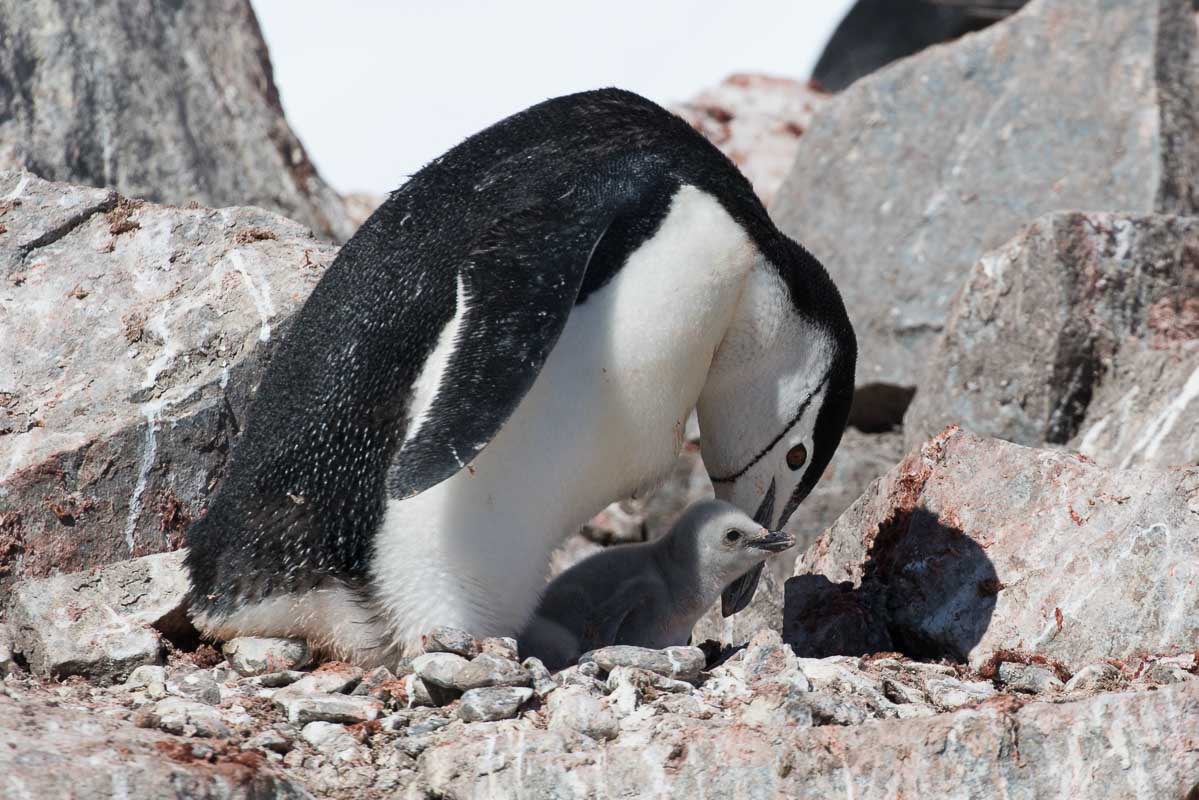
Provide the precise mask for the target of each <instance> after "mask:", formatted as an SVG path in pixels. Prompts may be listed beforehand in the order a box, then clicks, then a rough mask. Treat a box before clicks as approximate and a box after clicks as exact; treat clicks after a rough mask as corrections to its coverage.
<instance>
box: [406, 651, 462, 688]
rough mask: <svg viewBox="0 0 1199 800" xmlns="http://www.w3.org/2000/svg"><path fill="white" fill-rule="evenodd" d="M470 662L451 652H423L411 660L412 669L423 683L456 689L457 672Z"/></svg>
mask: <svg viewBox="0 0 1199 800" xmlns="http://www.w3.org/2000/svg"><path fill="white" fill-rule="evenodd" d="M469 663H470V662H469V661H467V660H466V659H465V658H463V657H462V656H459V655H454V654H453V653H425V654H424V655H422V656H417V657H416V658H414V659H413V660H412V670H413V672H415V673H416V674H417V675H419V676H420V678H421V680H423V681H424V682H425V683H431V684H433V685H434V686H440V687H442V688H443V689H456V688H457V680H458V673H459V672H461V671H462V670H463V669H465V668H466V666H467V664H469Z"/></svg>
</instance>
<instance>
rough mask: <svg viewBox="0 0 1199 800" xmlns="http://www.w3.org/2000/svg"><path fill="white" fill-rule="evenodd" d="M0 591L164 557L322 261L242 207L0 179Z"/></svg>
mask: <svg viewBox="0 0 1199 800" xmlns="http://www.w3.org/2000/svg"><path fill="white" fill-rule="evenodd" d="M0 230H3V232H2V233H0V329H3V330H5V331H14V332H16V334H15V335H12V336H8V335H6V336H0V430H3V431H4V433H3V435H0V597H3V595H4V594H5V593H6V590H5V586H6V585H7V582H9V581H11V580H12V579H13V578H16V577H20V576H24V575H29V576H44V575H47V574H50V573H52V572H55V571H64V572H72V571H77V570H82V569H88V568H91V567H93V566H97V565H102V564H106V563H109V562H112V561H117V560H122V559H127V558H130V557H132V556H136V555H144V554H148V553H153V552H158V551H162V550H168V549H173V548H175V547H178V546H179V544H180V543H181V542H182V537H183V531H184V530H185V529H186V526H187V524H188V523H189V521H190V520H191V519H192V518H194V517H195V516H196V515H197V514H199V513H200V511H201V509H202V508H203V507H204V503H205V502H206V498H207V496H208V494H209V493H210V491H211V490H212V488H213V487H214V485H215V483H216V482H217V481H218V480H219V478H220V477H221V475H222V474H223V472H224V467H225V461H226V458H227V457H228V453H229V448H230V446H231V444H232V441H233V439H234V437H235V436H236V432H237V430H238V429H239V425H240V420H241V417H242V414H243V412H244V410H245V407H246V403H247V399H248V396H249V393H250V392H251V390H252V389H253V387H254V385H255V384H256V383H257V380H258V377H259V375H260V374H261V370H262V367H263V364H264V359H265V358H267V357H268V356H269V352H270V347H271V344H272V343H273V342H274V341H275V340H276V339H277V338H278V336H279V333H280V326H281V325H282V324H284V323H283V320H285V319H286V317H287V316H288V315H289V314H290V312H291V311H292V310H293V309H295V308H296V307H297V305H298V304H299V303H300V301H302V300H303V299H304V298H305V297H306V296H307V294H308V292H309V291H310V289H311V288H312V286H313V285H315V283H316V281H317V279H318V278H319V277H320V274H321V271H322V269H323V266H324V265H325V264H327V263H329V261H331V260H332V257H333V254H334V250H333V248H332V247H331V246H329V245H325V244H321V243H320V242H318V241H316V240H315V239H313V238H312V234H311V233H310V232H308V231H307V230H305V229H304V228H302V227H301V226H300V225H298V224H296V223H293V222H291V221H289V220H285V219H283V218H282V217H279V216H276V215H275V214H271V213H268V212H265V211H260V210H258V209H250V208H233V209H222V210H210V209H180V208H168V207H165V206H153V205H142V204H140V203H138V202H136V201H126V200H123V199H121V198H119V197H118V196H117V195H115V194H114V193H112V192H108V191H104V190H97V189H87V188H81V187H77V186H70V185H67V184H60V183H47V182H45V181H42V180H39V179H38V178H36V177H34V176H32V175H30V174H29V173H22V172H0Z"/></svg>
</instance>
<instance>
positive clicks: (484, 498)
mask: <svg viewBox="0 0 1199 800" xmlns="http://www.w3.org/2000/svg"><path fill="white" fill-rule="evenodd" d="M758 259H759V256H758V254H757V252H756V250H754V249H753V247H752V246H751V245H750V243H749V240H748V239H747V237H746V235H745V232H744V231H743V230H742V229H741V227H740V226H738V225H737V224H736V223H735V222H734V221H733V220H732V219H731V218H730V217H729V216H728V214H727V213H726V212H725V211H724V210H723V208H721V206H720V204H719V203H718V202H717V201H716V200H715V199H714V198H712V197H710V196H709V195H706V194H704V193H702V192H699V191H698V190H695V189H691V188H690V187H684V188H683V189H682V190H680V192H679V193H678V194H677V195H676V196H675V198H674V201H673V203H672V206H671V211H670V213H669V214H668V215H667V218H666V219H665V220H664V221H663V223H662V226H661V228H660V229H659V231H658V233H657V234H655V235H654V236H653V237H652V238H651V239H650V240H648V241H647V242H646V243H645V244H643V245H642V246H641V247H640V248H639V249H638V250H637V251H636V252H634V253H633V254H632V256H630V257H629V259H628V262H627V263H626V264H625V266H624V267H623V268H622V269H621V270H620V271H619V272H618V273H617V274H616V275H615V276H614V277H613V278H612V279H611V280H610V281H609V283H608V284H606V285H605V286H604V287H602V288H601V289H599V290H597V291H595V292H593V293H592V294H591V295H590V296H589V297H588V299H587V301H586V302H585V303H583V304H581V305H579V306H576V307H575V309H574V311H573V312H572V313H571V315H570V319H569V320H568V322H567V325H566V328H565V330H564V331H563V333H562V336H561V338H560V339H559V341H558V343H557V344H556V345H555V347H554V349H553V351H552V352H551V353H550V356H549V358H548V359H547V361H546V364H545V366H544V367H543V368H542V370H541V372H540V374H539V375H538V378H537V380H536V381H535V382H534V384H533V387H532V388H531V389H530V391H529V393H528V394H527V395H526V396H525V398H524V399H523V400H522V401H521V403H520V405H519V406H518V407H517V410H516V412H515V413H514V414H513V416H512V417H511V418H510V419H509V420H508V421H507V422H506V423H505V424H504V426H503V427H502V428H501V430H500V431H499V433H498V434H497V435H496V436H495V437H494V438H493V439H492V441H491V442H490V443H489V444H488V445H487V447H486V448H484V449H483V451H482V452H481V453H480V454H479V455H478V457H476V459H475V461H474V462H473V463H472V464H471V466H470V467H469V468H467V469H465V470H462V471H461V472H459V473H457V474H456V475H454V476H453V477H451V478H450V479H448V480H446V481H444V482H443V483H441V484H438V485H437V486H434V487H432V488H431V489H428V490H426V491H425V492H423V493H421V494H419V495H417V496H415V497H412V498H407V499H403V500H389V501H388V504H387V511H386V514H385V519H384V523H383V525H382V526H381V527H380V529H379V532H378V534H377V536H376V539H375V556H374V559H373V567H372V576H371V577H372V586H373V594H374V598H375V600H376V602H377V604H378V605H379V607H380V611H381V612H382V614H383V617H384V618H385V619H386V620H387V622H388V624H389V625H390V627H391V631H390V636H391V638H392V639H393V640H395V641H396V642H397V643H398V644H400V645H401V646H402V647H403V648H404V649H405V650H409V651H411V650H414V649H416V647H417V646H419V639H420V635H421V634H422V633H424V632H426V631H428V630H429V629H430V628H431V627H433V626H435V625H454V626H456V627H460V628H464V629H466V630H468V631H470V632H472V633H475V634H479V635H507V636H511V635H514V634H515V633H516V631H518V630H519V629H520V628H521V627H522V626H523V625H524V623H525V622H526V621H527V620H528V618H529V617H530V616H531V615H532V612H533V610H534V609H535V607H536V604H537V601H538V599H539V598H540V595H541V593H542V592H543V590H544V588H545V583H546V579H547V577H548V572H549V561H550V556H551V554H552V552H553V550H554V549H556V548H557V547H558V546H559V545H561V544H562V542H563V541H564V540H565V538H566V537H567V536H569V535H570V534H572V533H574V532H575V531H577V530H578V528H579V527H580V526H581V525H582V524H583V523H584V522H586V521H587V520H588V519H589V518H590V517H592V516H593V515H595V514H596V513H597V512H599V511H600V510H601V509H603V508H604V506H606V505H607V504H608V503H610V502H612V501H613V500H618V499H620V498H622V497H628V496H629V495H630V494H632V493H633V492H634V491H636V490H638V489H642V488H646V487H648V486H651V485H653V484H655V483H657V482H659V481H660V480H661V479H662V478H663V477H665V475H667V474H668V472H669V470H670V469H671V467H672V466H673V464H674V463H675V460H676V459H677V457H678V453H679V450H680V449H681V447H682V443H683V430H684V426H685V424H686V420H687V416H688V414H689V413H690V411H691V409H692V408H693V407H694V405H695V403H696V400H697V399H698V397H699V393H700V391H701V390H702V388H703V385H704V381H705V379H706V376H707V372H708V368H709V366H710V364H711V360H712V356H713V353H714V352H715V350H716V348H717V346H718V345H719V344H720V340H721V338H722V337H723V335H724V331H725V329H726V328H727V327H728V325H729V323H730V321H731V319H732V317H733V313H734V310H735V307H736V304H737V302H738V299H739V297H740V293H741V288H742V286H743V284H744V281H745V278H746V276H747V275H748V274H749V271H750V270H751V268H752V267H753V265H754V264H755V263H756V262H757V261H758Z"/></svg>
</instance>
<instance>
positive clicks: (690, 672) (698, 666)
mask: <svg viewBox="0 0 1199 800" xmlns="http://www.w3.org/2000/svg"><path fill="white" fill-rule="evenodd" d="M589 660H590V661H593V662H595V663H596V664H597V665H598V666H599V668H600V669H602V670H603V671H605V672H611V671H612V669H613V668H615V667H640V668H641V669H648V670H649V671H650V672H656V673H658V674H659V675H665V676H666V677H667V678H677V679H679V680H684V681H694V680H695V679H696V678H698V677H699V674H700V672H702V671H703V668H704V665H705V664H706V659H705V658H704V651H703V650H700V649H699V648H698V647H667V648H665V649H663V650H651V649H649V648H647V647H632V646H630V645H613V646H612V647H601V648H600V649H598V650H594V651H592V652H591V654H590V658H589Z"/></svg>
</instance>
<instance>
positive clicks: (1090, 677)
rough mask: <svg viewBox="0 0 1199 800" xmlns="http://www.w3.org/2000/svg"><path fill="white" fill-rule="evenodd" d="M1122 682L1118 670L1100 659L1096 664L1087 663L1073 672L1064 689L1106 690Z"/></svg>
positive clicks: (1071, 690) (1079, 690) (1082, 690)
mask: <svg viewBox="0 0 1199 800" xmlns="http://www.w3.org/2000/svg"><path fill="white" fill-rule="evenodd" d="M1122 682H1123V677H1122V676H1121V674H1120V670H1118V669H1116V668H1115V667H1114V666H1112V665H1111V664H1107V663H1105V662H1102V661H1101V662H1099V663H1097V664H1087V665H1086V666H1085V667H1083V668H1082V669H1080V670H1079V671H1078V672H1076V673H1074V677H1072V678H1070V680H1069V681H1068V682H1067V683H1066V691H1067V692H1090V691H1106V690H1110V689H1115V688H1117V687H1118V686H1119V685H1120V684H1121V683H1122Z"/></svg>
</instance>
